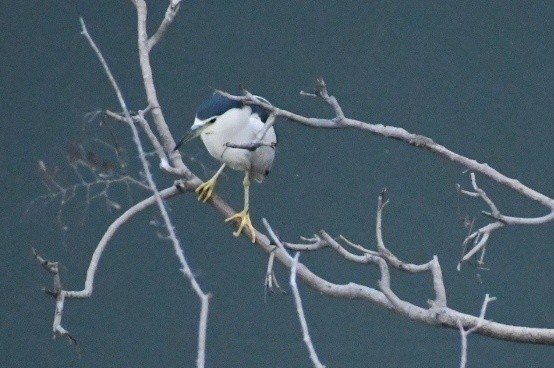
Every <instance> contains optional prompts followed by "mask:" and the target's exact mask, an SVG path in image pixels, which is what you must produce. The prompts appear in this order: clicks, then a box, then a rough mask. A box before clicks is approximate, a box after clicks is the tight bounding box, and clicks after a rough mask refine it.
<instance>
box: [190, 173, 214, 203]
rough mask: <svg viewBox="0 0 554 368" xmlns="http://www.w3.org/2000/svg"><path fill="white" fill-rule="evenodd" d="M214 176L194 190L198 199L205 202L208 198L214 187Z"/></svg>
mask: <svg viewBox="0 0 554 368" xmlns="http://www.w3.org/2000/svg"><path fill="white" fill-rule="evenodd" d="M215 179H216V178H211V179H210V180H208V181H206V182H204V183H202V184H200V185H199V186H198V188H196V190H195V192H196V194H198V200H199V201H202V202H204V203H206V201H207V200H208V199H210V197H211V196H212V193H213V191H214V188H215V182H216V180H215Z"/></svg>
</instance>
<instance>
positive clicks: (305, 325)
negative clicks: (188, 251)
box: [290, 252, 325, 368]
mask: <svg viewBox="0 0 554 368" xmlns="http://www.w3.org/2000/svg"><path fill="white" fill-rule="evenodd" d="M298 257H300V253H299V252H297V253H296V255H295V256H294V259H293V262H292V267H291V268H290V287H291V289H292V294H293V295H294V303H295V304H296V313H297V314H298V319H299V320H300V326H302V336H303V340H304V343H305V344H306V347H307V348H308V351H309V352H310V359H311V360H312V363H313V364H314V367H316V368H325V366H324V365H323V364H321V362H320V361H319V358H318V356H317V353H316V351H315V348H314V344H313V343H312V338H311V337H310V331H308V323H307V322H306V316H305V315H304V309H303V308H302V299H301V298H300V292H299V291H298V285H297V284H296V268H297V267H298Z"/></svg>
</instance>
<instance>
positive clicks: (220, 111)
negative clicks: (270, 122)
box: [175, 93, 277, 243]
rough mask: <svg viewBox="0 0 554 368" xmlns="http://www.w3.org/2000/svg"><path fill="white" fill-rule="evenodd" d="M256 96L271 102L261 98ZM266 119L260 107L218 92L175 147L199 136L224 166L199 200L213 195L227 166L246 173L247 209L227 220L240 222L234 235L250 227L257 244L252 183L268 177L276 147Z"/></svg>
mask: <svg viewBox="0 0 554 368" xmlns="http://www.w3.org/2000/svg"><path fill="white" fill-rule="evenodd" d="M254 97H255V98H257V99H259V100H260V101H263V102H267V103H268V101H267V100H266V99H264V98H262V97H259V96H254ZM267 119H268V113H267V111H265V110H264V109H262V108H261V107H259V106H250V105H245V104H243V103H242V102H240V101H234V100H231V99H229V98H227V97H225V96H222V95H220V94H217V93H216V94H214V95H212V96H211V97H210V98H208V99H207V100H206V101H204V102H203V103H202V104H201V105H200V107H199V108H198V110H197V112H196V118H195V119H194V123H193V124H192V126H191V128H190V130H189V132H188V133H187V134H186V135H185V136H184V137H183V138H182V139H181V140H180V141H179V143H178V144H177V146H176V147H175V150H177V149H179V147H180V146H181V145H183V144H184V143H186V142H188V141H190V140H191V139H193V138H195V137H198V136H200V138H201V139H202V142H204V145H205V146H206V149H207V150H208V152H209V153H210V155H212V156H213V157H214V158H215V159H217V160H219V161H220V162H222V163H223V165H221V167H220V168H219V170H217V172H216V173H215V175H214V176H213V177H212V178H211V179H210V180H208V181H206V182H204V183H202V184H201V185H200V186H199V187H198V188H197V189H196V193H197V194H198V200H201V201H202V202H206V201H207V200H208V199H209V198H210V197H211V196H212V192H213V190H214V187H215V184H216V181H217V178H218V177H219V175H220V174H221V172H222V171H223V169H224V168H225V167H226V166H229V167H231V168H232V169H235V170H242V171H244V172H245V175H244V180H243V186H244V208H243V210H242V211H241V212H238V213H236V214H234V215H233V216H231V217H229V218H227V219H226V220H225V221H226V222H228V221H232V220H235V221H237V222H238V229H237V230H236V231H235V232H234V233H233V235H235V236H239V235H240V234H241V232H242V230H243V229H244V228H245V227H247V228H248V229H249V230H250V233H251V234H252V242H253V243H254V242H255V241H256V231H255V230H254V226H252V222H251V221H250V206H249V189H250V180H251V179H254V180H256V181H257V182H259V183H261V182H262V181H263V180H264V178H265V177H266V175H267V174H269V171H270V170H271V165H272V164H273V159H274V158H275V145H276V144H277V137H276V135H275V130H274V129H273V127H270V128H269V129H264V123H265V122H266V121H267ZM253 143H254V145H253V146H252V145H251V144H253ZM256 143H257V144H256ZM229 145H231V146H241V148H237V147H230V146H229ZM248 145H251V146H250V148H245V146H248Z"/></svg>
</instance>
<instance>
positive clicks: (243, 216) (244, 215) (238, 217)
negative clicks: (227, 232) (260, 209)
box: [225, 209, 256, 243]
mask: <svg viewBox="0 0 554 368" xmlns="http://www.w3.org/2000/svg"><path fill="white" fill-rule="evenodd" d="M233 220H235V221H237V222H239V228H238V229H237V231H235V232H233V235H234V236H239V235H240V233H242V230H243V229H244V228H245V227H246V228H248V230H249V231H250V234H252V243H255V242H256V229H254V226H252V221H250V211H248V210H247V209H244V210H242V211H241V212H238V213H235V214H234V215H233V216H231V217H229V218H227V219H226V220H225V222H229V221H233Z"/></svg>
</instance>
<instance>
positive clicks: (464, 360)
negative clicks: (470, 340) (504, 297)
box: [458, 294, 496, 368]
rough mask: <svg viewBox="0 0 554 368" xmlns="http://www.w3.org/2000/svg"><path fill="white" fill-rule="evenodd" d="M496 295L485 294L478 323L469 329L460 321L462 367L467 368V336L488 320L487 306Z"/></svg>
mask: <svg viewBox="0 0 554 368" xmlns="http://www.w3.org/2000/svg"><path fill="white" fill-rule="evenodd" d="M495 300H496V298H495V297H489V294H486V295H485V300H483V305H482V306H481V313H480V314H479V319H478V320H477V323H476V324H475V325H474V326H473V327H471V328H468V329H467V330H466V329H465V328H464V326H463V324H462V323H461V322H460V321H458V328H459V330H460V336H461V338H462V349H461V350H462V351H461V356H460V368H465V366H466V364H467V337H468V335H470V334H472V333H473V332H475V331H477V330H478V329H479V328H481V327H482V326H483V325H484V324H485V322H486V320H485V314H486V313H487V306H488V305H489V303H490V302H493V301H495Z"/></svg>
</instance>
